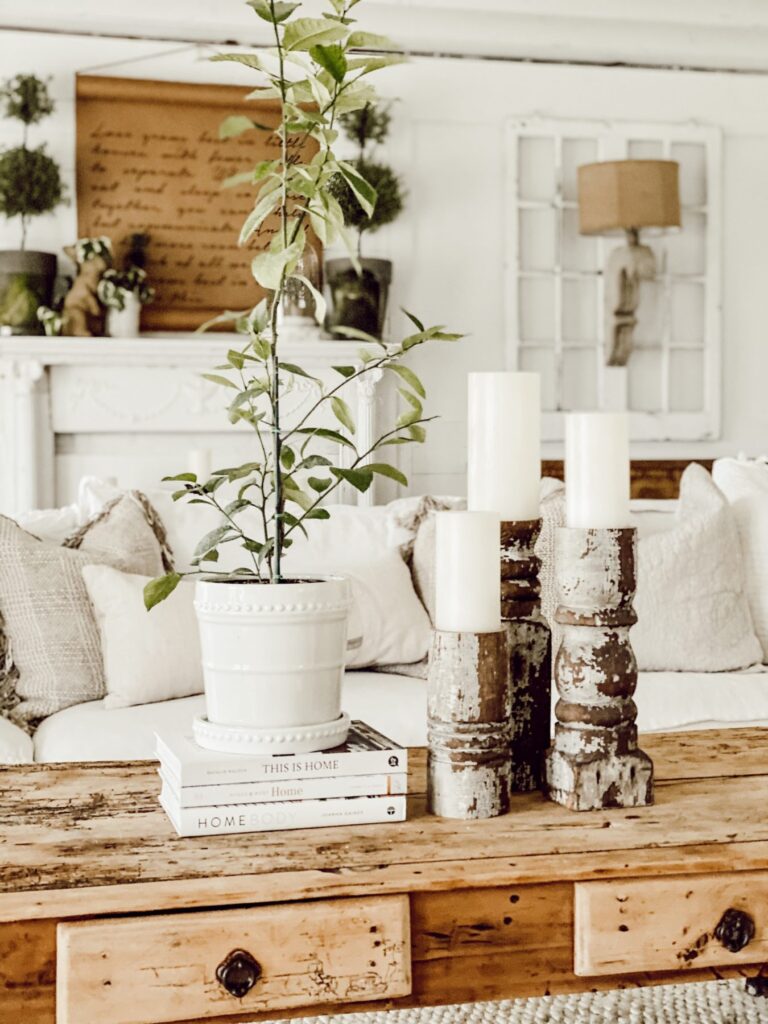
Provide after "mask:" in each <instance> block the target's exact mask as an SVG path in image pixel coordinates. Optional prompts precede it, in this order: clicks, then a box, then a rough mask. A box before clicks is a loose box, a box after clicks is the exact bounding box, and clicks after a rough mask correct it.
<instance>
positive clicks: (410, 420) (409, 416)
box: [395, 409, 421, 430]
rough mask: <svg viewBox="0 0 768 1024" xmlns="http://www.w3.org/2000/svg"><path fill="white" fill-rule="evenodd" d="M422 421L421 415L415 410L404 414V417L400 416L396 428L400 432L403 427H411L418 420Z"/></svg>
mask: <svg viewBox="0 0 768 1024" xmlns="http://www.w3.org/2000/svg"><path fill="white" fill-rule="evenodd" d="M420 419H421V413H418V412H416V410H415V409H413V410H411V412H404V413H403V414H402V416H398V418H397V420H396V422H395V426H396V427H397V429H398V430H399V429H400V428H401V427H410V426H412V425H413V424H414V423H415V422H416V421H417V420H420Z"/></svg>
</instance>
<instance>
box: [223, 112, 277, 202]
mask: <svg viewBox="0 0 768 1024" xmlns="http://www.w3.org/2000/svg"><path fill="white" fill-rule="evenodd" d="M254 128H256V129H258V130H259V131H261V132H271V131H273V130H274V129H273V128H271V127H270V126H269V125H268V124H259V122H258V121H253V120H251V118H250V117H246V116H245V114H230V115H229V117H225V118H224V120H223V121H222V122H221V124H220V125H219V138H220V139H234V138H236V136H238V135H242V134H243V132H250V131H252V130H253V129H254ZM247 173H248V174H250V175H252V174H253V171H249V172H247ZM252 180H253V179H252ZM222 185H224V183H222Z"/></svg>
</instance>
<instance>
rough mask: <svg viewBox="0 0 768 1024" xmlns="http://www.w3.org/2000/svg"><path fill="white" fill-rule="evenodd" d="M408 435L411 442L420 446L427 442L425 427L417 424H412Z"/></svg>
mask: <svg viewBox="0 0 768 1024" xmlns="http://www.w3.org/2000/svg"><path fill="white" fill-rule="evenodd" d="M408 433H409V434H410V437H411V440H412V441H418V443H419V444H423V443H424V441H426V440H427V432H426V430H425V429H424V427H422V426H419V425H418V424H416V423H412V424H411V426H410V427H409V428H408Z"/></svg>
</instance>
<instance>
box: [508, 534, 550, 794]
mask: <svg viewBox="0 0 768 1024" xmlns="http://www.w3.org/2000/svg"><path fill="white" fill-rule="evenodd" d="M540 532H541V520H540V519H530V520H524V521H521V522H514V523H513V522H503V523H502V524H501V617H502V621H503V624H504V627H505V629H506V631H507V639H508V643H509V666H510V680H511V683H510V685H511V701H512V717H511V740H510V742H511V753H512V777H511V788H512V791H513V792H518V793H526V792H530V791H531V790H534V789H539V788H540V787H541V786H542V785H543V783H544V758H545V755H546V752H547V747H548V746H549V741H550V727H549V723H550V705H551V701H552V634H551V632H550V629H549V626H548V624H547V622H546V620H545V618H544V616H543V615H542V613H541V586H540V583H539V559H538V558H537V557H536V555H535V554H534V548H535V546H536V541H537V540H538V537H539V533H540Z"/></svg>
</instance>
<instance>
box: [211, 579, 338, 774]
mask: <svg viewBox="0 0 768 1024" xmlns="http://www.w3.org/2000/svg"><path fill="white" fill-rule="evenodd" d="M349 607H350V587H349V582H348V580H346V579H344V578H343V577H322V578H320V577H317V578H306V579H302V580H299V581H294V582H292V581H285V582H282V583H257V582H242V581H238V580H221V579H217V580H212V579H203V580H200V581H198V583H197V584H196V589H195V612H196V614H197V621H198V626H199V629H200V642H201V647H202V654H203V678H204V681H205V702H206V716H205V718H202V717H200V718H197V719H195V723H194V733H195V739H196V740H197V742H198V743H199V744H200V745H201V746H203V747H207V748H208V749H211V750H219V751H225V752H231V753H251V754H288V753H292V754H301V753H308V752H310V751H314V750H327V749H328V748H330V747H334V746H337V745H338V744H339V743H343V742H344V740H345V739H346V737H347V732H348V731H349V717H348V716H347V715H345V714H342V710H341V685H342V680H343V677H344V655H345V651H346V646H347V619H348V614H349Z"/></svg>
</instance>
